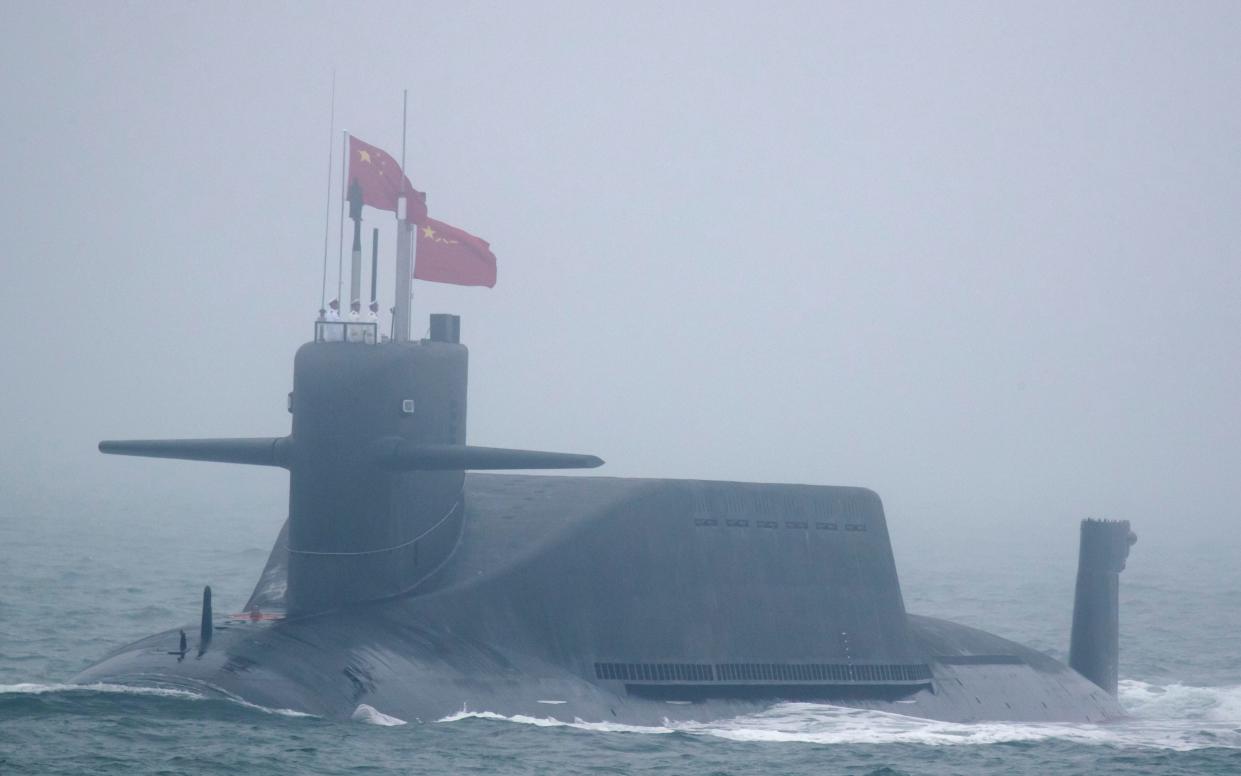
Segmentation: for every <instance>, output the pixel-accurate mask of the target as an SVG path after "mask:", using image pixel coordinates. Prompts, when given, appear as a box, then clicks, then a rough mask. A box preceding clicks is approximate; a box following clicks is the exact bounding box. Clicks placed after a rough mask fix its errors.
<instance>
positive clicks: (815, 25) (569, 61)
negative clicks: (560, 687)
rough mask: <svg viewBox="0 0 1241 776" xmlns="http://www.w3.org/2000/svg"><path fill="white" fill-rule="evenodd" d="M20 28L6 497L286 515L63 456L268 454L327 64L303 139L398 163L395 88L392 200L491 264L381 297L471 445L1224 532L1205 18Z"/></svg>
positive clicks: (485, 17)
mask: <svg viewBox="0 0 1241 776" xmlns="http://www.w3.org/2000/svg"><path fill="white" fill-rule="evenodd" d="M46 5H47V7H41V8H36V7H35V4H16V3H13V4H8V5H6V6H5V8H4V9H3V10H2V11H0V16H2V17H3V24H0V104H2V105H3V119H2V120H0V147H2V148H3V149H4V150H3V153H0V177H2V179H3V181H4V186H3V189H4V194H3V208H2V210H0V224H2V225H3V230H2V232H0V233H2V234H3V235H4V243H5V244H4V251H3V255H4V258H3V276H4V278H5V279H6V281H7V283H6V286H5V290H6V292H7V293H6V294H5V301H4V304H3V306H2V307H0V331H3V332H4V346H3V360H2V362H0V363H2V365H3V375H4V379H3V383H4V397H5V399H4V401H3V402H0V428H2V429H3V431H4V435H5V438H6V443H5V444H4V445H3V446H2V447H0V488H3V490H4V492H6V493H9V494H10V497H11V498H17V497H23V498H31V499H39V498H52V497H56V498H65V499H68V500H71V501H74V502H76V503H83V504H88V503H90V502H92V501H93V500H116V499H126V498H127V499H130V500H131V501H139V500H143V499H149V500H150V501H152V502H163V501H167V500H168V499H173V498H178V497H184V494H186V493H191V494H192V493H203V494H210V493H218V494H221V498H224V497H225V495H228V496H229V497H231V498H235V499H236V500H238V501H240V502H244V501H245V500H246V499H247V498H249V497H250V495H251V494H253V495H255V497H261V498H264V499H270V500H271V501H272V502H273V503H276V504H279V503H281V502H282V499H283V493H284V489H285V488H286V487H287V485H286V483H287V475H285V474H284V473H283V472H279V471H256V470H246V469H244V468H243V467H226V466H220V465H209V464H194V463H170V462H158V461H139V460H134V459H123V458H105V457H104V456H101V455H99V454H98V453H97V452H95V444H96V442H97V441H98V440H99V439H102V438H118V437H119V438H124V437H165V436H166V437H183V436H184V437H193V436H248V435H278V434H284V433H287V430H288V423H289V419H288V415H287V414H286V413H285V409H284V402H285V393H286V392H287V391H288V390H289V389H290V387H291V380H292V355H293V351H294V350H295V348H296V347H297V346H298V345H299V344H300V343H301V342H303V341H305V340H307V339H309V338H310V336H311V334H312V320H313V317H314V314H315V311H316V310H317V309H318V307H319V304H320V283H321V274H320V273H321V262H322V256H323V229H324V206H325V197H326V194H327V188H326V187H327V181H326V177H325V176H326V172H327V166H328V141H329V129H328V121H329V115H328V103H329V90H330V85H331V79H332V71H333V68H335V71H336V83H337V95H336V128H337V135H336V136H335V137H334V138H333V140H334V141H335V142H336V143H339V130H340V129H348V130H350V131H351V132H353V133H354V134H356V135H358V136H359V137H361V138H363V139H364V140H366V141H367V142H370V143H373V144H376V145H378V146H380V147H382V148H385V149H387V150H388V151H390V152H391V153H393V154H394V155H398V156H399V153H400V146H401V90H402V89H404V88H408V89H409V91H410V111H409V115H410V125H409V132H408V142H409V145H408V151H407V158H408V163H407V172H408V174H409V175H410V178H411V179H412V180H413V182H414V185H415V186H417V187H418V188H420V189H423V190H425V191H427V192H428V203H429V207H430V212H431V215H432V216H433V217H435V218H438V219H440V220H443V221H447V222H449V223H451V224H454V225H457V226H460V227H462V228H464V229H466V230H468V231H470V232H472V233H473V234H477V235H479V236H481V237H483V238H485V239H487V240H489V241H490V242H491V244H492V247H493V249H494V251H495V253H496V255H497V256H498V259H499V281H498V284H497V286H496V287H495V288H494V289H491V290H488V289H477V288H456V287H452V286H446V285H435V284H429V283H423V282H417V283H416V284H415V297H414V313H415V325H414V330H415V333H416V334H417V333H420V332H421V331H423V330H425V326H426V323H425V322H426V316H427V314H428V313H431V312H453V313H458V314H460V315H462V317H463V321H462V332H463V340H464V341H465V343H466V344H467V345H468V346H469V347H470V349H471V375H470V378H471V379H470V407H469V441H470V442H471V443H473V444H483V445H497V446H514V447H529V448H535V449H550V450H565V451H573V452H584V453H594V454H598V455H600V456H601V457H603V458H604V459H605V460H606V461H607V462H608V463H607V466H606V467H605V468H604V469H602V470H600V472H599V473H601V474H608V475H616V476H664V477H701V478H712V479H738V480H753V481H785V482H805V483H815V484H855V485H865V486H868V487H871V488H874V489H875V490H876V491H878V492H879V494H880V495H881V496H882V497H883V499H884V502H885V504H886V506H887V509H888V512H889V517H890V518H891V519H892V521H893V523H894V524H898V523H903V524H905V525H909V526H913V525H923V526H926V525H940V526H949V527H951V526H954V525H957V526H961V525H969V524H976V523H983V524H986V523H993V524H999V525H1011V526H1031V525H1035V526H1039V527H1040V528H1042V527H1046V529H1047V530H1048V531H1053V530H1054V531H1057V532H1059V531H1067V532H1068V533H1069V534H1072V533H1073V532H1074V531H1075V528H1074V524H1075V522H1076V520H1077V519H1079V518H1080V517H1084V516H1087V515H1094V516H1099V517H1122V518H1128V519H1131V520H1133V521H1134V523H1135V525H1137V526H1139V527H1140V532H1141V530H1145V531H1146V532H1147V533H1148V535H1149V534H1150V532H1152V531H1153V532H1154V533H1155V535H1159V534H1160V533H1161V532H1163V533H1165V534H1172V533H1176V532H1178V531H1196V530H1199V529H1200V528H1201V527H1202V526H1208V527H1212V528H1214V527H1220V526H1227V527H1229V530H1230V535H1231V534H1232V533H1235V531H1232V529H1231V526H1233V525H1235V524H1236V521H1237V518H1238V509H1237V506H1236V505H1237V504H1238V503H1239V502H1241V477H1238V476H1237V472H1238V471H1241V449H1239V444H1238V439H1239V438H1241V405H1239V403H1238V396H1241V365H1239V363H1238V357H1237V356H1238V345H1239V343H1241V263H1239V261H1238V244H1239V243H1241V240H1239V238H1241V219H1239V218H1238V216H1237V212H1238V211H1237V209H1238V203H1239V202H1241V153H1239V150H1238V138H1239V137H1241V111H1239V109H1238V105H1241V93H1239V92H1241V6H1238V5H1236V4H1227V3H1220V4H1209V3H1193V4H1176V5H1172V4H1149V3H1116V4H1111V3H1106V4H1105V3H1094V4H1089V5H1087V6H1086V7H1082V6H1081V5H1079V4H1048V3H1039V4H1029V5H1026V6H1024V7H1022V6H1018V5H1016V4H1011V3H1004V4H991V3H977V4H957V3H953V4H914V3H906V4H892V5H883V4H839V5H832V4H826V3H817V2H815V3H804V4H803V3H777V4H773V5H771V6H770V7H763V6H760V5H756V4H753V3H687V2H681V3H626V4H621V5H618V4H615V3H610V4H605V3H576V2H565V3H511V4H510V3H461V2H451V3H425V4H415V3H391V4H381V3H366V4H341V5H334V6H333V5H307V4H302V3H288V4H277V3H264V4H261V5H258V4H243V3H234V4H206V3H203V4H194V5H190V4H181V3H176V4H156V3H150V4H119V3H107V4H105V3H75V4H46ZM333 158H334V159H337V160H338V159H339V145H337V146H336V150H335V152H334V154H333ZM335 163H338V162H335ZM334 175H339V171H337V172H335V173H334ZM334 185H335V186H339V179H336V182H335V184H334ZM337 207H338V204H337V200H335V199H334V200H333V205H332V216H331V220H330V221H331V237H330V245H331V250H330V254H331V259H330V265H331V268H330V271H329V280H328V286H329V288H328V296H332V295H333V294H334V292H335V283H336V261H337V233H336V229H337V217H338V215H337V212H338V211H337V210H336V208H337ZM366 218H367V221H366V225H367V226H368V227H369V226H371V225H376V226H380V227H381V228H382V235H381V256H382V258H383V259H384V262H385V263H383V264H381V268H382V269H381V289H383V293H384V294H386V296H384V299H385V301H384V303H383V307H384V308H385V309H386V308H387V306H388V304H389V303H390V301H389V300H390V299H391V293H392V280H391V272H392V269H391V266H392V248H393V234H394V229H393V227H392V223H391V220H390V215H389V214H386V213H380V212H377V211H372V210H369V209H368V211H367V213H366ZM347 261H348V257H347V255H346V263H347ZM346 274H347V268H346ZM346 283H347V278H346ZM178 494H181V495H178ZM279 517H280V516H276V517H275V519H276V520H277V523H278V520H279ZM954 521H956V522H954ZM898 541H899V539H898Z"/></svg>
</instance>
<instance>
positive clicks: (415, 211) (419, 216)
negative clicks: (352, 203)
mask: <svg viewBox="0 0 1241 776" xmlns="http://www.w3.org/2000/svg"><path fill="white" fill-rule="evenodd" d="M355 181H356V182H357V184H358V186H359V187H360V188H361V189H362V204H363V205H370V206H371V207H374V208H379V209H380V210H391V211H392V212H394V213H395V212H396V200H397V197H399V196H400V194H401V185H402V183H403V184H404V186H405V196H406V198H407V199H408V200H409V201H408V203H407V204H406V206H405V209H406V211H407V214H406V217H407V218H408V219H409V220H410V221H411V222H414V223H422V222H423V221H424V220H425V219H426V217H427V195H426V194H423V193H422V192H421V191H418V190H416V189H415V188H414V187H413V186H412V185H410V182H409V178H407V177H406V176H405V175H404V173H402V172H401V165H399V164H397V163H396V160H395V159H393V158H392V155H391V154H389V153H388V152H387V151H384V150H383V149H382V148H376V147H375V146H373V145H371V144H370V143H363V142H362V141H361V140H358V139H357V138H356V137H354V136H353V135H350V136H349V183H350V184H351V185H352V184H353V183H354V182H355ZM346 188H348V186H346Z"/></svg>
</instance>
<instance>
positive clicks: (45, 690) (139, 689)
mask: <svg viewBox="0 0 1241 776" xmlns="http://www.w3.org/2000/svg"><path fill="white" fill-rule="evenodd" d="M204 689H205V690H206V691H207V692H195V691H193V690H186V689H181V688H173V687H151V686H144V685H130V684H110V683H107V682H96V683H93V684H63V683H52V684H39V683H34V682H24V683H20V684H0V699H3V697H4V696H6V695H7V696H10V697H13V696H17V697H20V696H43V695H56V696H65V697H69V698H72V697H74V696H84V695H117V696H125V697H137V698H143V697H146V698H173V699H177V700H188V701H210V700H219V701H223V702H226V703H229V704H232V705H236V706H241V707H243V708H246V709H250V710H251V711H258V712H261V713H263V714H274V715H277V716H282V717H315V715H314V714H307V713H305V712H302V711H296V710H294V709H274V708H269V707H267V706H260V705H259V704H257V703H251V702H250V701H247V700H245V699H244V698H241V697H239V696H236V695H234V694H232V693H230V692H226V691H224V690H221V689H219V688H217V687H213V686H210V685H204Z"/></svg>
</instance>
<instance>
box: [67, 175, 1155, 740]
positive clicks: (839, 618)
mask: <svg viewBox="0 0 1241 776" xmlns="http://www.w3.org/2000/svg"><path fill="white" fill-rule="evenodd" d="M354 193H356V192H354V191H352V190H351V194H354ZM368 204H369V203H368ZM403 204H404V203H402V205H403ZM360 208H361V204H360V200H358V201H357V206H356V207H355V208H353V212H352V213H351V216H353V217H354V224H355V228H354V254H353V257H354V266H353V277H352V290H353V292H354V294H353V297H354V298H355V299H356V298H357V297H358V295H359V294H358V285H359V276H360V273H359V271H358V262H359V253H360V244H359V240H358V227H357V225H358V223H359V219H358V217H357V216H356V213H358V212H360ZM396 209H397V210H398V212H399V211H400V210H402V209H404V208H403V207H401V206H398V207H397V208H396ZM398 223H399V224H400V225H401V227H402V229H401V232H400V233H399V234H398V259H397V273H396V275H397V288H396V294H395V296H396V299H397V308H396V310H395V315H394V320H393V328H392V334H391V337H390V338H386V337H380V336H377V335H378V331H377V325H376V324H375V323H372V322H363V321H348V320H346V321H341V320H332V319H330V318H327V319H325V318H324V316H323V314H322V312H321V315H320V320H318V321H316V323H315V336H314V339H313V341H311V342H308V343H307V344H305V345H303V346H302V347H301V348H300V349H299V350H298V351H297V354H296V356H295V358H294V364H293V390H292V392H291V393H290V394H289V405H288V406H289V411H290V412H291V414H292V428H291V431H290V433H289V434H288V436H285V437H278V438H251V439H198V440H146V441H105V442H101V443H100V445H99V447H100V450H102V451H103V452H105V453H113V454H121V455H138V456H149V457H156V458H177V459H185V460H194V461H219V462H226V463H240V464H251V465H258V466H274V467H280V468H284V469H286V470H288V472H289V514H288V519H287V520H286V521H285V524H284V526H283V528H282V529H281V531H280V535H279V537H278V538H277V539H276V542H275V546H274V547H273V548H272V551H271V555H270V557H269V559H268V561H267V564H266V567H265V568H264V569H263V570H262V573H261V575H260V577H259V580H258V583H257V585H256V587H255V589H254V592H253V594H252V595H251V597H250V599H249V601H248V602H247V603H246V605H245V607H244V613H243V614H242V615H241V616H231V617H217V616H216V615H215V614H214V611H213V607H212V601H211V594H210V588H207V589H206V590H205V591H204V596H203V606H202V610H201V613H200V618H199V623H198V624H197V626H191V625H186V626H183V629H184V630H189V631H190V633H191V636H193V634H194V633H195V632H196V633H197V637H196V638H189V639H187V638H186V636H185V633H184V630H183V629H182V628H174V629H172V630H169V631H166V632H164V633H159V634H156V635H153V636H150V637H148V638H145V639H142V640H140V641H138V642H135V643H133V644H130V645H128V646H125V647H122V648H120V649H117V650H116V651H114V652H112V653H111V654H109V655H107V656H106V657H105V658H104V659H103V660H101V661H100V662H99V663H97V664H96V665H94V666H92V667H90V668H88V669H86V670H85V671H83V672H82V673H81V674H79V675H78V676H77V677H76V678H75V679H74V681H76V682H79V683H89V682H110V683H119V684H130V685H142V686H157V687H167V688H180V689H187V690H191V691H194V692H200V693H205V694H211V695H221V696H226V697H231V698H236V699H241V700H244V701H247V702H250V703H254V704H258V705H260V706H264V707H268V708H279V709H293V710H297V711H301V712H306V713H310V714H316V715H320V716H324V717H329V718H337V719H348V718H350V717H351V716H353V714H354V713H355V711H357V710H358V709H359V707H360V706H363V705H366V706H370V707H372V708H374V709H378V710H379V711H381V712H383V713H384V714H388V715H393V716H397V717H400V718H403V719H405V720H419V721H425V722H429V721H432V720H437V719H442V718H444V717H447V716H451V715H453V714H456V713H458V712H460V711H462V710H463V709H468V710H476V711H490V712H495V713H499V714H503V715H517V714H523V715H529V716H534V717H553V718H557V719H561V720H565V721H572V720H574V719H581V720H586V721H621V722H630V723H639V724H640V723H658V722H660V721H662V720H663V719H665V718H668V717H673V718H678V719H697V720H707V719H712V718H720V717H727V716H734V715H737V714H743V713H750V712H754V711H756V710H759V709H761V708H763V707H765V706H768V705H770V704H773V703H776V702H780V701H811V702H821V703H831V704H836V705H844V706H851V707H858V708H865V709H874V710H880V711H887V712H894V713H899V714H903V715H910V716H917V717H926V718H931V719H940V720H946V721H956V722H973V721H982V720H1020V721H1067V722H1099V721H1104V720H1109V719H1114V718H1117V717H1120V716H1123V711H1122V709H1121V707H1120V705H1119V703H1118V702H1117V700H1116V697H1115V694H1116V685H1117V661H1118V631H1119V612H1118V584H1119V574H1120V572H1121V570H1122V569H1123V568H1124V565H1125V559H1126V558H1127V556H1128V552H1129V547H1130V545H1131V544H1132V543H1133V541H1134V537H1133V534H1132V533H1131V532H1130V530H1129V524H1128V522H1127V521H1102V520H1085V521H1083V522H1082V524H1081V545H1080V558H1079V567H1078V577H1077V589H1076V601H1075V605H1074V610H1073V627H1072V636H1071V646H1070V652H1069V665H1067V666H1066V665H1064V664H1063V663H1060V662H1058V661H1057V660H1055V659H1053V658H1051V657H1048V656H1047V655H1044V654H1042V653H1040V652H1038V651H1035V650H1032V649H1029V648H1027V647H1024V646H1022V645H1020V644H1016V643H1014V642H1012V641H1008V640H1006V639H1003V638H1000V637H998V636H994V635H991V634H989V633H985V632H983V631H980V630H976V629H974V628H969V627H966V626H963V625H958V624H955V623H952V622H947V621H944V620H939V619H933V618H929V617H920V616H917V615H911V614H908V613H907V612H906V611H905V605H904V601H903V599H902V595H901V588H900V582H899V580H898V578H897V573H896V567H895V563H894V560H893V555H892V548H891V542H890V539H889V537H888V530H887V524H886V521H885V518H884V513H883V506H882V504H881V502H880V500H879V497H878V496H877V495H876V494H875V493H874V492H872V491H870V490H867V489H865V488H858V487H838V486H820V485H786V484H767V483H741V482H711V481H699V480H674V479H632V478H616V477H583V476H535V475H529V474H495V473H484V472H491V471H497V470H535V469H570V468H591V467H596V466H599V465H600V464H602V461H601V460H600V459H598V458H596V457H594V456H591V455H579V454H566V453H550V452H539V451H530V450H512V449H501V448H490V447H477V446H471V445H468V444H466V415H467V412H466V409H467V403H466V385H467V365H468V353H467V349H466V347H465V346H464V345H462V344H461V342H460V330H461V326H460V319H459V318H457V317H456V316H452V315H432V316H431V319H430V329H429V333H430V336H429V337H427V338H425V339H421V340H413V339H411V338H410V335H409V329H410V326H409V320H410V314H409V298H410V295H409V283H410V278H411V271H410V263H409V261H410V259H409V257H410V253H411V251H410V250H409V246H408V241H409V240H410V235H409V234H408V232H407V231H406V226H405V225H406V223H407V222H406V221H405V220H404V219H402V220H401V221H399V222H398ZM410 223H411V224H412V222H410ZM414 239H415V240H416V239H417V238H416V237H415V238H414ZM402 240H404V242H405V245H404V247H402V246H401V244H400V243H401V241H402ZM419 250H421V248H419ZM372 262H374V259H373V260H372ZM374 266H375V265H374V263H372V291H371V298H372V300H373V299H374V298H375V290H374V276H375V270H374ZM372 309H373V308H372Z"/></svg>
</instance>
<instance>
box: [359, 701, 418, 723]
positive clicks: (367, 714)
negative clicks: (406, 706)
mask: <svg viewBox="0 0 1241 776" xmlns="http://www.w3.org/2000/svg"><path fill="white" fill-rule="evenodd" d="M350 719H352V720H353V721H354V722H364V723H366V724H367V725H379V726H380V727H396V726H398V725H404V724H406V722H405V720H403V719H401V718H400V717H393V716H391V715H389V714H384V713H383V712H382V711H380V710H379V709H377V708H375V707H374V706H370V705H368V704H365V703H359V704H358V707H357V708H356V709H354V710H353V714H352V715H350Z"/></svg>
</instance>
